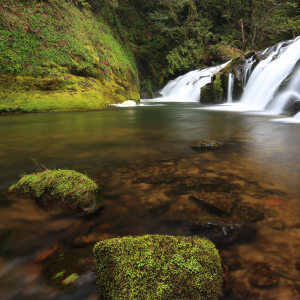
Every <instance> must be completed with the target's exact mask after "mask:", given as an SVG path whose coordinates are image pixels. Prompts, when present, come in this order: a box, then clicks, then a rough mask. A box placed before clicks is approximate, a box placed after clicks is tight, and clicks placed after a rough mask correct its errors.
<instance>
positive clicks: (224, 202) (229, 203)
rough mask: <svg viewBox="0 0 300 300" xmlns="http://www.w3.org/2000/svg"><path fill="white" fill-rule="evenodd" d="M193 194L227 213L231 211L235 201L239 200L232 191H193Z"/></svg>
mask: <svg viewBox="0 0 300 300" xmlns="http://www.w3.org/2000/svg"><path fill="white" fill-rule="evenodd" d="M192 195H193V197H195V198H196V199H198V200H200V201H202V202H204V203H205V204H208V205H211V206H213V207H215V208H217V209H219V210H221V211H222V212H225V213H230V211H231V209H232V207H233V205H234V203H235V202H236V200H237V197H236V196H235V195H233V194H231V193H220V192H210V193H206V192H193V193H192Z"/></svg>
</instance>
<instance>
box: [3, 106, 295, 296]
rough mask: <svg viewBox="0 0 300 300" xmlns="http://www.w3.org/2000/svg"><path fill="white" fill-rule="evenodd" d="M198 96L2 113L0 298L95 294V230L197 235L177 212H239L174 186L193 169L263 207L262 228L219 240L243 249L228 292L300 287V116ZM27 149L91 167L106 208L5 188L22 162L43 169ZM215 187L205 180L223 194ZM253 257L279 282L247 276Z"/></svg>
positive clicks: (287, 291)
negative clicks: (51, 202)
mask: <svg viewBox="0 0 300 300" xmlns="http://www.w3.org/2000/svg"><path fill="white" fill-rule="evenodd" d="M199 108H200V106H199V105H198V104H168V105H164V106H154V105H152V106H144V107H143V106H141V107H135V108H109V109H106V110H104V111H98V112H77V113H49V114H26V115H8V116H1V117H0V136H1V143H0V163H1V169H0V191H1V198H0V294H1V295H3V296H2V297H1V299H27V298H28V299H29V298H30V299H41V298H43V299H96V298H97V296H96V294H97V292H96V290H95V280H94V273H93V272H92V271H91V270H92V269H93V268H95V266H94V262H93V253H92V247H93V245H94V244H95V243H96V242H97V241H101V240H105V239H108V238H114V237H118V236H125V235H142V234H147V233H151V234H170V235H186V236H189V235H193V233H192V232H191V231H190V230H189V227H188V225H186V223H185V222H183V223H180V222H179V223H178V222H175V221H174V220H176V221H178V220H185V221H186V220H189V219H190V218H198V219H201V220H206V221H209V220H216V218H220V220H228V218H232V217H235V218H239V219H243V218H242V217H241V216H239V215H238V214H234V215H232V214H228V215H227V214H224V213H222V212H220V211H216V210H211V209H210V208H209V207H207V206H203V203H201V201H198V200H197V199H195V198H193V197H192V195H191V194H192V193H191V192H190V191H189V190H186V191H185V192H182V191H181V192H178V187H179V186H181V185H182V184H186V182H187V181H188V180H192V181H193V180H194V181H198V182H202V183H203V184H206V185H207V186H209V187H211V186H217V185H218V184H220V185H224V184H225V183H226V184H227V185H230V186H235V190H234V191H233V192H234V193H235V194H238V196H239V199H240V200H239V201H240V202H239V203H243V204H246V205H248V206H252V207H255V208H256V209H258V210H259V211H260V212H261V214H262V216H263V217H261V218H259V219H258V220H256V221H255V222H254V221H253V222H248V223H247V224H249V226H254V227H255V228H256V229H258V232H257V234H256V235H255V237H254V238H253V237H251V239H250V237H249V238H248V236H247V233H245V234H244V239H243V241H239V240H238V241H236V242H232V243H220V245H218V247H219V250H220V253H221V255H222V256H223V257H225V259H227V260H230V259H231V260H232V259H238V260H239V266H238V267H232V268H231V267H230V266H229V269H230V273H231V276H232V278H233V282H234V284H233V286H234V288H236V289H237V290H238V292H236V293H239V295H238V296H236V295H235V296H230V297H233V298H230V299H270V300H271V299H273V300H274V299H278V300H280V299H300V297H299V294H298V289H299V284H298V280H299V282H300V274H299V271H298V270H297V269H296V261H297V259H298V257H299V256H300V254H299V249H300V229H299V228H300V218H299V217H300V201H299V194H300V186H299V182H300V174H299V160H298V154H299V153H300V135H299V134H298V132H299V130H300V128H299V125H298V124H284V123H274V122H270V121H269V117H266V116H258V115H250V114H242V113H233V112H232V113H231V112H221V111H207V110H201V109H199ZM197 139H216V140H219V141H222V142H224V145H223V147H222V148H221V149H217V150H203V151H194V150H193V149H191V148H190V147H189V143H190V142H191V141H193V140H197ZM31 157H32V158H35V159H37V161H38V162H40V163H42V164H43V165H45V166H46V167H50V166H55V167H56V168H63V167H67V168H70V169H75V170H76V171H79V172H82V173H84V172H86V173H87V174H88V175H89V176H90V177H91V178H93V179H95V180H97V182H98V184H99V185H100V186H101V187H102V197H103V199H104V201H105V203H106V207H105V209H103V210H102V211H100V212H97V213H95V214H93V215H86V214H85V213H82V212H73V211H66V210H63V209H59V208H53V207H49V206H41V205H39V204H37V203H36V202H35V200H33V199H31V198H29V197H24V196H20V195H19V196H17V195H8V194H7V193H5V191H6V190H7V188H8V187H9V186H10V185H11V184H13V183H16V182H17V181H18V179H19V174H20V173H21V172H25V173H31V172H33V171H34V170H35V169H36V167H35V166H34V164H33V162H32V160H31ZM237 187H238V188H237ZM219 191H220V190H218V189H216V190H209V191H207V192H208V193H209V192H213V193H214V195H215V197H216V198H218V197H221V196H222V194H219V196H218V192H219ZM274 224H275V225H274ZM276 224H277V225H276ZM200 236H201V234H200ZM217 244H218V243H217ZM254 262H265V263H268V264H269V265H270V266H271V267H272V268H274V269H275V270H276V271H277V272H278V273H279V281H278V283H277V284H276V285H275V286H274V287H271V288H268V289H266V288H258V287H255V286H254V285H252V284H251V282H250V281H249V273H250V270H251V264H252V263H254ZM61 271H64V272H63V273H62V275H61V276H57V274H59V273H60V272H61ZM74 273H76V274H78V275H79V279H78V280H77V281H76V282H75V284H73V285H71V288H70V289H69V285H66V284H64V283H63V280H64V279H65V278H67V277H68V276H69V275H71V274H74ZM241 287H242V288H241ZM234 297H242V298H234ZM247 297H248V298H247ZM228 299H229V298H228Z"/></svg>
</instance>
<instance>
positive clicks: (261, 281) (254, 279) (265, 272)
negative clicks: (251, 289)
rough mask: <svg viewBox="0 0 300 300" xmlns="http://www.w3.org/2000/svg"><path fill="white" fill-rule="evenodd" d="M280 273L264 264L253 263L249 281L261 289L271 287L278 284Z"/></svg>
mask: <svg viewBox="0 0 300 300" xmlns="http://www.w3.org/2000/svg"><path fill="white" fill-rule="evenodd" d="M278 280H279V276H278V272H277V271H276V270H275V269H273V268H272V267H271V266H270V265H268V264H266V263H263V262H256V263H253V264H252V265H251V267H250V273H249V281H250V282H251V283H252V284H253V285H255V286H259V287H270V286H274V285H276V284H277V283H278Z"/></svg>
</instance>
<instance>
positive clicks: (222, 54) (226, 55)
mask: <svg viewBox="0 0 300 300" xmlns="http://www.w3.org/2000/svg"><path fill="white" fill-rule="evenodd" d="M242 53H243V51H242V50H239V49H237V48H233V47H230V46H220V47H219V48H218V50H217V58H218V60H219V61H221V62H223V63H224V62H227V61H229V60H231V59H233V58H236V57H237V56H240V55H241V54H242Z"/></svg>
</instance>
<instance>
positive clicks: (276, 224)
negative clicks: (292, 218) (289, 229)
mask: <svg viewBox="0 0 300 300" xmlns="http://www.w3.org/2000/svg"><path fill="white" fill-rule="evenodd" d="M268 225H269V226H270V227H272V228H273V229H275V230H284V229H285V228H286V224H285V222H284V221H280V220H272V221H270V222H268Z"/></svg>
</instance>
